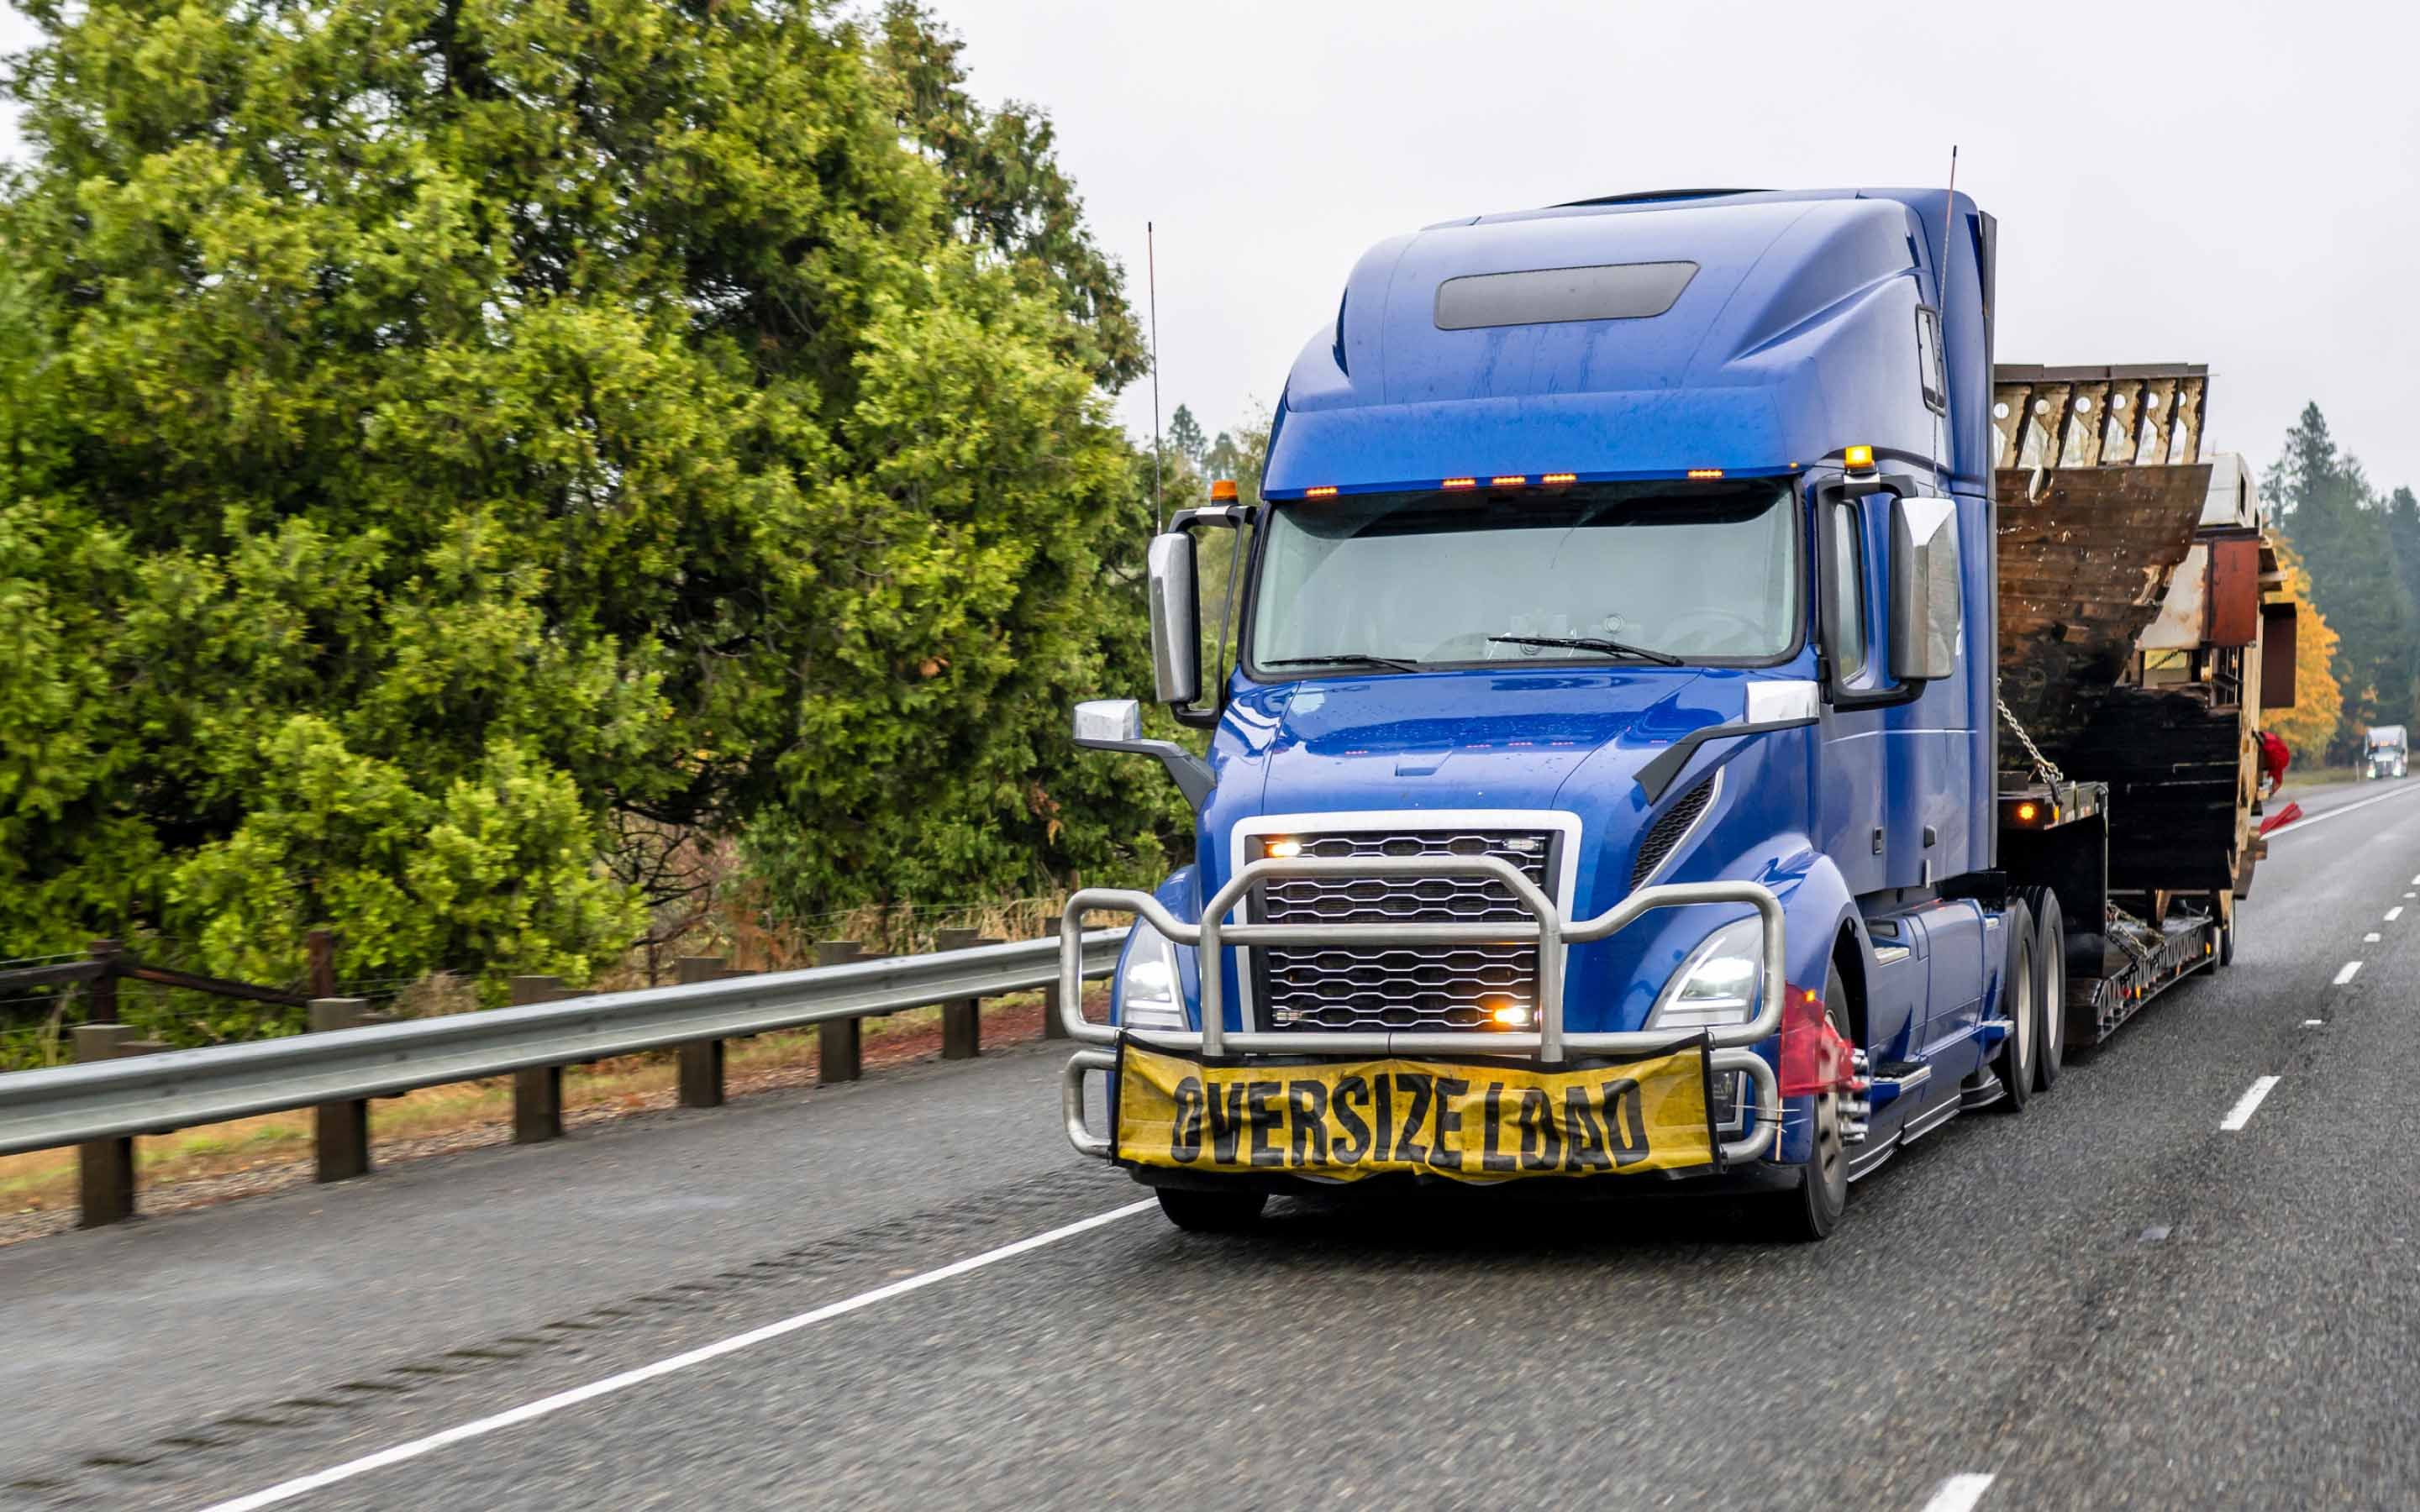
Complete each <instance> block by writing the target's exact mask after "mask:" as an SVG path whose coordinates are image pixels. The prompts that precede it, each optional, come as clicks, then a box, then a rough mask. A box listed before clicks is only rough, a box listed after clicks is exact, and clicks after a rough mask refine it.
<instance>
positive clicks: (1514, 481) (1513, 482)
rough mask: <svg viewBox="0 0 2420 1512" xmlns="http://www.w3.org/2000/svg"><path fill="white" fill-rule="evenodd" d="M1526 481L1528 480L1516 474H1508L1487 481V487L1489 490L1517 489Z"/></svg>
mask: <svg viewBox="0 0 2420 1512" xmlns="http://www.w3.org/2000/svg"><path fill="white" fill-rule="evenodd" d="M1528 481H1529V480H1528V478H1527V477H1525V476H1523V475H1522V474H1520V473H1518V472H1508V473H1505V474H1503V475H1501V476H1498V477H1493V478H1490V479H1488V480H1487V486H1489V487H1491V488H1518V487H1521V486H1523V485H1525V484H1527V483H1528Z"/></svg>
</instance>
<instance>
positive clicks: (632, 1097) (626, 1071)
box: [0, 994, 1103, 1242]
mask: <svg viewBox="0 0 2420 1512" xmlns="http://www.w3.org/2000/svg"><path fill="white" fill-rule="evenodd" d="M420 1006H421V1011H424V1012H426V1011H431V1005H427V1004H424V1005H420ZM1102 1008H1103V1005H1100V1004H1097V1003H1096V1004H1094V1008H1093V1011H1094V1013H1095V1014H1096V1015H1098V1014H1099V1013H1100V1012H1101V1011H1102ZM940 1016H941V1011H940V1010H939V1008H923V1009H913V1010H910V1011H907V1012H904V1013H894V1014H892V1015H891V1016H890V1017H888V1018H880V1019H871V1020H868V1021H866V1024H865V1030H864V1033H865V1052H864V1056H865V1065H866V1068H867V1069H868V1070H869V1071H872V1070H876V1069H879V1068H881V1067H884V1066H893V1065H898V1064H901V1063H903V1062H906V1061H909V1060H915V1059H919V1058H922V1057H929V1056H932V1055H935V1054H937V1053H938V1052H939V1045H940ZM1041 1027H1042V1024H1041V997H1040V995H1038V994H1027V995H1022V996H1018V997H1009V998H994V999H988V1000H986V1001H985V1004H984V1012H983V1032H984V1043H985V1045H986V1046H996V1045H1003V1044H1011V1043H1016V1042H1020V1041H1030V1040H1033V1039H1037V1038H1039V1037H1040V1034H1041ZM815 1046H816V1036H815V1032H814V1030H812V1029H799V1030H787V1031H783V1032H782V1033H778V1034H768V1035H761V1036H759V1037H757V1038H755V1039H753V1040H739V1041H732V1042H731V1043H730V1046H729V1048H728V1050H727V1051H726V1052H725V1058H724V1080H725V1083H726V1086H727V1087H728V1088H729V1093H730V1095H732V1096H742V1095H746V1094H748V1093H751V1092H757V1091H768V1090H772V1089H774V1088H784V1087H799V1086H804V1085H808V1084H810V1083H812V1082H813V1081H814V1075H815V1071H816V1066H817V1058H818V1057H817V1056H816V1049H815ZM563 1100H564V1118H565V1121H566V1123H594V1122H598V1121H602V1120H606V1119H616V1118H622V1117H626V1116H628V1115H629V1114H633V1113H640V1112H645V1111H648V1110H651V1109H659V1108H667V1107H670V1106H672V1105H673V1103H674V1070H673V1057H672V1056H671V1055H670V1054H669V1053H661V1054H655V1055H645V1056H627V1057H620V1058H618V1059H613V1060H606V1061H599V1062H597V1064H595V1065H590V1066H574V1067H570V1068H567V1069H566V1071H565V1072H564V1078H563ZM512 1103H513V1094H512V1080H511V1078H509V1077H501V1076H500V1077H491V1078H489V1079H487V1080H485V1081H476V1082H458V1083H454V1084H451V1085H448V1086H444V1087H429V1088H421V1089H420V1090H418V1091H415V1092H410V1093H406V1094H405V1095H403V1096H401V1097H396V1098H381V1099H380V1100H378V1101H377V1102H374V1103H371V1104H370V1136H371V1140H372V1144H373V1148H374V1149H376V1150H377V1151H378V1155H379V1158H380V1159H391V1158H393V1157H394V1155H395V1154H396V1151H397V1150H398V1149H401V1150H402V1152H404V1153H406V1154H411V1153H442V1152H445V1151H449V1150H453V1149H463V1148H467V1147H469V1146H473V1145H479V1144H487V1143H501V1142H502V1141H503V1140H504V1138H505V1137H506V1136H507V1135H508V1134H509V1131H510V1125H511V1119H512ZM414 1147H423V1148H418V1149H415V1148H414ZM311 1148H312V1115H311V1113H310V1111H309V1110H308V1109H299V1110H296V1111H293V1112H289V1113H272V1114H268V1115H265V1116H263V1117H260V1118H256V1119H236V1120H234V1121H232V1122H227V1123H214V1124H209V1125H206V1126H204V1127H201V1128H196V1129H183V1130H179V1131H178V1132H177V1133H175V1134H160V1135H155V1136H152V1137H148V1138H144V1139H139V1140H137V1141H136V1142H135V1160H136V1163H137V1172H138V1180H139V1183H140V1186H141V1189H142V1191H143V1195H144V1203H145V1206H146V1207H155V1206H162V1205H175V1193H174V1189H175V1188H176V1187H177V1186H178V1185H180V1184H196V1183H207V1182H209V1181H211V1180H214V1179H219V1178H226V1177H232V1176H238V1175H240V1174H241V1173H246V1172H261V1173H271V1172H274V1171H277V1170H278V1169H279V1168H289V1169H290V1171H291V1173H292V1176H293V1179H295V1180H308V1179H309V1177H308V1172H309V1161H310V1158H311ZM262 1184H263V1185H282V1184H285V1182H284V1181H283V1180H269V1181H266V1182H264V1183H262ZM245 1189H246V1190H252V1189H254V1188H252V1187H246V1188H245ZM227 1195H238V1194H235V1193H229V1194H227ZM75 1200H76V1152H75V1151H74V1150H72V1149H45V1150H34V1151H30V1152H28V1153H26V1154H22V1155H8V1156H0V1215H5V1214H10V1213H21V1214H23V1213H47V1212H58V1211H72V1210H73V1208H74V1206H75ZM5 1237H6V1236H0V1242H5Z"/></svg>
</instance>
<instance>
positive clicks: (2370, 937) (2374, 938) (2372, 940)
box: [2361, 930, 2386, 945]
mask: <svg viewBox="0 0 2420 1512" xmlns="http://www.w3.org/2000/svg"><path fill="white" fill-rule="evenodd" d="M2385 937H2386V936H2384V935H2382V934H2381V933H2378V931H2376V930H2371V931H2370V932H2369V933H2366V934H2365V935H2363V936H2362V937H2361V943H2362V944H2364V945H2376V944H2377V943H2378V942H2379V941H2380V940H2382V939H2384V938H2385Z"/></svg>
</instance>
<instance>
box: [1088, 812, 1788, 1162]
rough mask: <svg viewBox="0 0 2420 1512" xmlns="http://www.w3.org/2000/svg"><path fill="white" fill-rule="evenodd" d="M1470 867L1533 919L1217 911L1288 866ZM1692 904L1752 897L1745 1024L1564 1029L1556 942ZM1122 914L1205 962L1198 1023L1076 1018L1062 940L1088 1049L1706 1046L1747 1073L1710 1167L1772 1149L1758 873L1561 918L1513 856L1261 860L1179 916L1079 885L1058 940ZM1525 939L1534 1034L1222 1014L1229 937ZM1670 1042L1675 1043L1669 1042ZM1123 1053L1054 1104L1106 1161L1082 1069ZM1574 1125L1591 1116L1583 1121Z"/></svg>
mask: <svg viewBox="0 0 2420 1512" xmlns="http://www.w3.org/2000/svg"><path fill="white" fill-rule="evenodd" d="M1367 876H1414V877H1479V878H1484V879H1487V880H1490V881H1494V882H1497V883H1499V884H1501V885H1502V886H1504V887H1506V888H1508V889H1510V890H1511V892H1512V895H1513V897H1515V898H1517V899H1518V900H1519V901H1520V903H1521V904H1522V907H1523V908H1524V909H1525V910H1526V911H1527V912H1528V915H1529V918H1528V920H1527V921H1525V922H1522V923H1501V922H1489V923H1354V924H1340V923H1323V924H1253V923H1226V922H1223V921H1224V920H1225V919H1226V918H1227V917H1228V915H1230V914H1231V913H1233V912H1234V910H1235V909H1236V908H1237V906H1238V905H1239V904H1240V903H1242V901H1243V899H1244V896H1245V894H1246V893H1247V892H1249V890H1250V888H1251V887H1253V886H1254V885H1255V884H1257V883H1260V882H1263V881H1267V880H1274V879H1278V878H1284V877H1367ZM1691 903H1747V904H1749V905H1751V906H1753V907H1754V908H1755V909H1756V911H1757V916H1758V918H1759V921H1760V923H1761V953H1762V956H1763V965H1764V979H1763V980H1764V984H1765V985H1764V990H1763V992H1762V993H1761V995H1760V996H1759V1000H1758V1007H1757V1014H1756V1016H1755V1017H1754V1018H1753V1019H1750V1020H1748V1021H1747V1022H1745V1023H1743V1024H1736V1025H1730V1026H1723V1027H1720V1028H1714V1029H1708V1030H1703V1031H1700V1032H1699V1033H1698V1034H1696V1035H1692V1036H1688V1037H1685V1038H1681V1037H1676V1036H1675V1035H1673V1034H1672V1033H1671V1032H1670V1031H1668V1030H1654V1029H1641V1030H1623V1031H1618V1032H1609V1033H1587V1034H1567V1033H1565V1032H1564V1028H1563V977H1564V972H1563V950H1564V949H1565V947H1567V946H1570V945H1575V944H1586V943H1588V942H1590V941H1594V940H1601V939H1604V938H1606V936H1607V935H1609V934H1612V933H1615V932H1617V931H1619V930H1621V929H1623V928H1625V927H1626V926H1628V925H1629V924H1631V923H1633V922H1635V921H1636V920H1637V919H1638V918H1641V917H1643V916H1644V915H1646V914H1648V913H1651V912H1652V911H1654V910H1656V909H1659V908H1675V907H1682V906H1685V905H1687V904H1691ZM1099 912H1114V913H1125V914H1131V915H1134V916H1136V917H1138V918H1140V919H1141V920H1142V921H1143V922H1145V923H1148V924H1149V925H1150V926H1151V927H1152V928H1153V929H1155V930H1157V931H1158V932H1159V933H1161V934H1163V935H1165V936H1167V937H1168V938H1169V939H1171V940H1173V941H1175V942H1176V943H1178V944H1180V945H1189V946H1192V947H1194V948H1195V949H1197V950H1198V951H1199V952H1200V957H1201V960H1202V973H1201V997H1202V1002H1201V1018H1200V1023H1201V1025H1202V1027H1201V1028H1200V1029H1198V1030H1186V1031H1173V1030H1171V1031H1160V1030H1151V1031H1143V1030H1125V1029H1121V1028H1119V1027H1117V1026H1111V1025H1105V1024H1094V1023H1093V1022H1091V1021H1090V1020H1088V1019H1086V1018H1085V1017H1084V1016H1083V1012H1082V1009H1081V1004H1082V1002H1083V996H1082V993H1081V991H1080V988H1081V985H1082V983H1081V980H1080V975H1081V972H1082V969H1083V961H1082V955H1081V952H1080V950H1078V949H1076V948H1075V947H1074V946H1073V945H1063V947H1062V949H1061V952H1060V961H1059V973H1060V992H1059V1004H1060V1014H1061V1022H1062V1026H1063V1028H1064V1029H1065V1030H1066V1032H1067V1036H1068V1037H1069V1038H1070V1039H1073V1040H1077V1041H1083V1042H1085V1043H1086V1044H1088V1045H1094V1046H1124V1045H1128V1044H1131V1045H1136V1046H1140V1047H1141V1048H1142V1049H1144V1050H1147V1051H1151V1052H1156V1053H1160V1054H1164V1055H1178V1056H1187V1057H1198V1058H1199V1059H1200V1060H1201V1061H1202V1062H1205V1063H1216V1064H1218V1066H1220V1067H1222V1068H1225V1067H1232V1066H1234V1065H1246V1066H1250V1065H1262V1066H1266V1067H1269V1068H1271V1069H1275V1068H1278V1067H1281V1066H1287V1065H1293V1066H1303V1065H1306V1064H1316V1063H1323V1062H1327V1061H1334V1060H1338V1059H1368V1058H1370V1057H1384V1058H1386V1059H1388V1060H1389V1061H1393V1060H1396V1059H1399V1058H1401V1057H1456V1058H1457V1059H1459V1058H1464V1057H1480V1058H1481V1060H1482V1061H1484V1062H1487V1063H1494V1064H1499V1065H1503V1064H1510V1065H1515V1066H1523V1067H1527V1068H1534V1069H1535V1070H1537V1071H1540V1072H1556V1073H1560V1072H1567V1071H1569V1070H1572V1069H1574V1067H1575V1063H1584V1062H1594V1063H1599V1064H1601V1065H1603V1066H1606V1067H1610V1068H1612V1069H1615V1070H1619V1069H1620V1068H1621V1065H1622V1064H1623V1063H1624V1062H1625V1061H1626V1060H1627V1061H1633V1062H1637V1061H1661V1060H1665V1059H1668V1057H1671V1056H1672V1055H1673V1054H1674V1053H1675V1052H1676V1050H1687V1051H1694V1052H1696V1053H1698V1054H1699V1055H1700V1056H1701V1057H1702V1066H1701V1068H1700V1071H1701V1074H1702V1075H1703V1076H1704V1077H1706V1078H1713V1077H1717V1076H1727V1075H1730V1074H1733V1073H1742V1074H1745V1075H1746V1076H1747V1077H1748V1078H1749V1080H1750V1082H1751V1084H1752V1085H1753V1087H1754V1089H1755V1092H1754V1099H1753V1103H1752V1104H1751V1107H1750V1109H1749V1112H1748V1116H1747V1119H1746V1124H1745V1129H1744V1131H1743V1132H1742V1134H1740V1136H1739V1137H1738V1138H1735V1139H1729V1140H1723V1141H1721V1142H1719V1144H1717V1145H1716V1146H1715V1147H1714V1159H1715V1165H1716V1166H1717V1167H1718V1168H1719V1167H1721V1166H1725V1165H1731V1164H1733V1163H1737V1162H1744V1161H1753V1160H1757V1159H1759V1158H1761V1156H1763V1155H1764V1154H1765V1153H1766V1152H1767V1151H1768V1150H1770V1149H1774V1148H1775V1146H1776V1141H1777V1139H1778V1137H1779V1134H1780V1130H1781V1099H1780V1088H1779V1083H1778V1081H1777V1080H1776V1076H1775V1073H1774V1069H1773V1065H1772V1063H1771V1062H1769V1061H1768V1060H1766V1059H1765V1058H1764V1057H1762V1056H1761V1055H1758V1054H1757V1053H1756V1051H1755V1050H1754V1049H1753V1048H1752V1047H1753V1046H1756V1045H1758V1044H1761V1043H1762V1042H1763V1041H1767V1040H1770V1039H1772V1038H1773V1037H1774V1035H1775V1034H1776V1032H1777V1031H1778V1030H1779V1028H1780V1026H1781V1002H1782V995H1783V992H1784V983H1785V982H1786V980H1787V977H1786V974H1785V971H1784V966H1783V952H1782V943H1783V942H1782V914H1781V903H1780V900H1779V899H1778V898H1776V897H1775V895H1774V893H1773V891H1772V889H1770V888H1768V887H1762V886H1761V885H1760V884H1757V883H1753V882H1699V883H1681V884H1673V885H1668V886H1664V887H1645V888H1641V889H1640V890H1639V891H1637V892H1635V893H1633V894H1632V895H1631V896H1629V897H1628V898H1625V899H1623V900H1622V901H1621V903H1618V904H1616V905H1615V906H1614V907H1612V908H1609V909H1607V910H1606V912H1604V913H1602V914H1599V915H1598V916H1597V917H1596V918H1590V919H1588V920H1585V921H1583V922H1576V923H1575V922H1568V921H1566V920H1564V919H1563V918H1562V917H1561V915H1560V912H1559V910H1558V909H1557V908H1556V907H1555V905H1554V903H1552V902H1551V901H1550V900H1549V899H1548V898H1547V897H1546V895H1545V894H1544V892H1542V891H1541V890H1539V888H1538V887H1536V885H1535V884H1533V883H1531V882H1530V881H1529V879H1528V878H1527V877H1526V876H1523V875H1522V874H1521V873H1520V872H1518V871H1517V870H1516V869H1515V868H1513V867H1512V866H1511V865H1510V864H1508V863H1506V862H1504V861H1502V860H1499V859H1497V858H1495V857H1492V856H1395V857H1369V856H1363V857H1350V858H1343V857H1340V858H1332V859H1331V858H1318V857H1308V856H1296V857H1290V858H1279V857H1268V858H1264V859H1261V860H1257V861H1253V862H1250V863H1249V864H1248V865H1246V866H1244V867H1242V868H1240V869H1239V870H1238V871H1237V872H1236V873H1235V875H1234V876H1233V878H1231V879H1230V880H1229V881H1228V883H1227V885H1226V886H1225V887H1221V888H1220V889H1219V890H1218V895H1217V896H1215V897H1214V898H1212V899H1211V900H1210V901H1209V903H1207V904H1206V905H1205V906H1204V907H1203V909H1202V922H1200V923H1199V924H1187V923H1184V922H1182V921H1180V920H1179V919H1178V918H1176V917H1175V916H1174V915H1172V914H1171V913H1170V912H1169V911H1168V910H1167V909H1166V908H1165V907H1163V906H1162V905H1161V903H1159V900H1157V899H1156V898H1154V897H1152V896H1151V895H1150V894H1148V893H1143V892H1132V891H1127V890H1125V889H1118V888H1087V889H1086V890H1084V891H1081V892H1078V893H1077V894H1076V895H1075V896H1074V897H1072V898H1070V899H1068V900H1067V907H1066V913H1065V916H1064V919H1063V925H1062V932H1061V938H1062V940H1063V941H1069V942H1073V941H1077V940H1079V939H1080V938H1081V937H1082V932H1081V927H1080V926H1081V921H1082V919H1083V918H1084V916H1085V915H1086V914H1089V913H1099ZM1507 943H1511V944H1531V943H1534V944H1535V945H1536V947H1537V949H1538V998H1539V1002H1538V1018H1539V1024H1538V1027H1537V1028H1536V1029H1535V1030H1532V1031H1506V1032H1495V1031H1483V1032H1481V1031H1470V1032H1448V1033H1437V1032H1422V1033H1403V1032H1382V1033H1328V1032H1318V1033H1305V1032H1297V1031H1294V1030H1284V1031H1268V1030H1260V1029H1253V1028H1249V1027H1247V1028H1245V1029H1241V1030H1237V1031H1230V1030H1228V1028H1227V1027H1226V1024H1225V1017H1226V1012H1225V1003H1224V1000H1223V996H1224V982H1225V973H1224V971H1223V970H1221V969H1220V960H1221V952H1222V951H1223V950H1224V949H1225V948H1226V947H1228V946H1234V947H1236V948H1238V949H1242V950H1245V951H1250V950H1253V949H1261V948H1264V947H1267V946H1295V947H1303V946H1322V945H1337V946H1346V947H1352V946H1401V945H1490V944H1507ZM1676 1041H1677V1042H1676ZM1119 1070H1120V1057H1119V1056H1118V1054H1116V1053H1115V1052H1113V1051H1111V1050H1108V1049H1083V1050H1078V1051H1077V1052H1076V1054H1075V1055H1074V1056H1073V1057H1070V1058H1069V1060H1068V1062H1067V1067H1066V1071H1065V1073H1064V1076H1063V1085H1062V1102H1063V1111H1064V1113H1065V1118H1066V1127H1067V1139H1068V1142H1069V1143H1070V1144H1072V1145H1073V1146H1074V1147H1075V1148H1076V1149H1078V1150H1079V1151H1081V1152H1082V1153H1084V1154H1087V1155H1094V1156H1098V1157H1101V1158H1103V1159H1108V1160H1122V1159H1123V1157H1122V1155H1121V1152H1120V1150H1119V1149H1117V1136H1118V1131H1117V1130H1116V1129H1115V1128H1112V1129H1111V1130H1110V1131H1109V1133H1108V1134H1095V1133H1094V1132H1093V1130H1092V1128H1091V1126H1090V1124H1089V1123H1088V1122H1087V1121H1086V1118H1085V1112H1084V1078H1085V1076H1086V1075H1087V1074H1088V1073H1090V1072H1095V1071H1098V1072H1105V1073H1107V1074H1108V1075H1109V1076H1111V1077H1115V1076H1117V1075H1118V1074H1119ZM1582 1121H1583V1122H1585V1121H1586V1120H1585V1119H1583V1120H1582Z"/></svg>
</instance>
